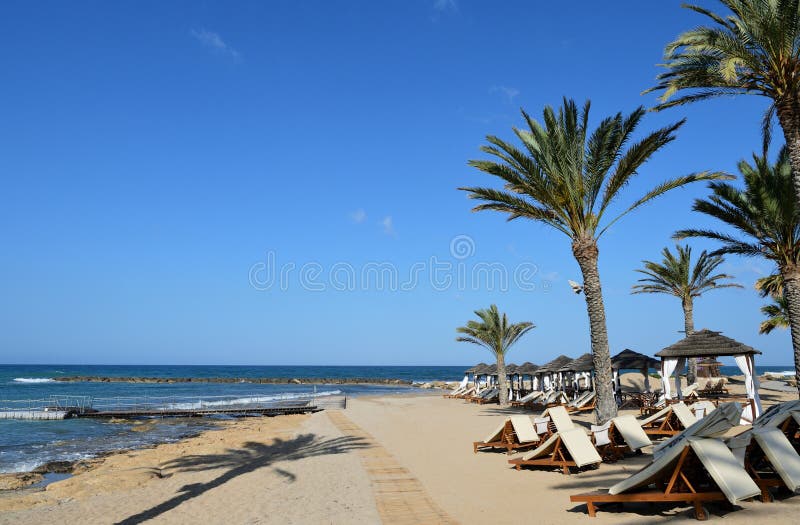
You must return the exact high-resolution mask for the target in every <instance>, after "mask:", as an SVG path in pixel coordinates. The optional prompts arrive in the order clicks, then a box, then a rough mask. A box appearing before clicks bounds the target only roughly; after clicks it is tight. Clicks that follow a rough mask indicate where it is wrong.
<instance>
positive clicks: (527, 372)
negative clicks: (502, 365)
mask: <svg viewBox="0 0 800 525" xmlns="http://www.w3.org/2000/svg"><path fill="white" fill-rule="evenodd" d="M538 369H539V366H538V365H535V364H533V363H531V362H530V361H525V362H524V363H522V364H521V365H519V366H518V367H517V374H518V375H519V377H520V389H521V390H523V391H525V393H528V392H530V391H531V390H536V387H535V385H534V382H533V379H534V377H533V376H534V374H535V373H536V370H538ZM525 377H530V387H527V386H526V385H525Z"/></svg>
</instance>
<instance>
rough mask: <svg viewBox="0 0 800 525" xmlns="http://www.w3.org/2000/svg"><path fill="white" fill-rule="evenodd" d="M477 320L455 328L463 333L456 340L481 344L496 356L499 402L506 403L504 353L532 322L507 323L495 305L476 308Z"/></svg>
mask: <svg viewBox="0 0 800 525" xmlns="http://www.w3.org/2000/svg"><path fill="white" fill-rule="evenodd" d="M475 315H477V316H478V317H479V318H480V322H478V321H468V322H467V326H461V327H459V328H456V332H458V333H459V334H464V335H462V336H459V337H457V338H456V341H460V342H465V343H472V344H475V345H479V346H482V347H484V348H486V349H488V350H489V351H490V352H492V353H493V354H494V355H495V357H496V358H497V381H498V388H499V389H500V404H501V405H507V404H508V383H507V382H506V360H505V357H506V353H508V351H509V349H511V347H512V346H514V343H516V342H517V341H519V340H520V338H521V337H522V336H523V335H525V334H526V333H528V331H529V330H532V329H533V328H534V326H535V325H534V324H533V323H529V322H523V323H514V324H509V322H508V318H507V317H506V314H502V315H501V314H500V312H499V311H498V310H497V306H496V305H491V306H490V307H489V308H488V309H486V310H476V311H475Z"/></svg>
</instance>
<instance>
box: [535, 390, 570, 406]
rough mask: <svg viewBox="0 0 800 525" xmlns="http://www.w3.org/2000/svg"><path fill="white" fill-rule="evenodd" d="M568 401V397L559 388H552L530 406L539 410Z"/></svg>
mask: <svg viewBox="0 0 800 525" xmlns="http://www.w3.org/2000/svg"><path fill="white" fill-rule="evenodd" d="M568 403H569V398H568V397H567V395H566V394H565V393H564V392H562V391H561V390H552V391H550V392H549V393H548V394H547V395H546V396H544V397H542V398H540V399H539V400H538V401H536V402H534V403H533V404H532V405H530V406H531V408H533V409H534V410H541V409H543V408H547V407H552V406H558V405H566V404H568Z"/></svg>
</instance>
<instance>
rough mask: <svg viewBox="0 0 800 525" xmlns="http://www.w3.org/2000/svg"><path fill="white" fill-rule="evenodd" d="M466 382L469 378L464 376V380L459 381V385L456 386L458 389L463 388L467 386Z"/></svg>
mask: <svg viewBox="0 0 800 525" xmlns="http://www.w3.org/2000/svg"><path fill="white" fill-rule="evenodd" d="M467 382H469V377H468V376H464V379H462V380H461V384H460V385H458V386H459V388H464V387H465V386H467Z"/></svg>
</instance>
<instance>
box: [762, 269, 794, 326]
mask: <svg viewBox="0 0 800 525" xmlns="http://www.w3.org/2000/svg"><path fill="white" fill-rule="evenodd" d="M756 290H758V295H760V296H761V297H764V298H766V297H770V298H771V299H772V301H773V302H772V303H770V304H765V305H764V306H762V307H761V313H762V314H764V315H765V316H767V318H766V319H764V320H763V321H761V324H760V325H759V327H758V333H759V334H768V333H770V332H772V331H773V330H775V329H776V328H789V302H788V301H787V300H786V296H785V295H784V293H783V280H782V278H781V275H780V274H773V275H770V276H767V277H762V278H761V279H758V280H757V281H756Z"/></svg>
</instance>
